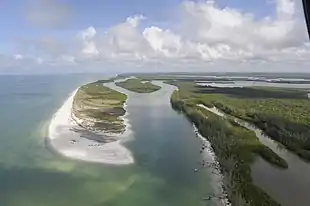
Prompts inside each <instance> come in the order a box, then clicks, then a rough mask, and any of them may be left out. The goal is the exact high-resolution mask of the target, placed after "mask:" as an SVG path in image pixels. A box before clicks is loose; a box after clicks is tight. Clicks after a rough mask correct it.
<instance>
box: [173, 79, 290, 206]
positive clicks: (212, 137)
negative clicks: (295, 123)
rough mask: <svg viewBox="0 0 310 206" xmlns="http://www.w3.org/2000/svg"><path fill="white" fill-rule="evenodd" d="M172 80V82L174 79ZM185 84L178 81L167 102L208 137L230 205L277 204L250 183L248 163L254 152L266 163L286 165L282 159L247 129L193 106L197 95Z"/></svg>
mask: <svg viewBox="0 0 310 206" xmlns="http://www.w3.org/2000/svg"><path fill="white" fill-rule="evenodd" d="M174 83H176V82H174ZM191 89H193V88H192V87H190V84H189V83H185V84H182V86H181V87H179V91H175V92H174V93H173V95H172V96H171V105H172V107H173V108H174V109H175V110H177V111H181V112H183V113H184V114H185V115H186V116H187V118H188V119H189V120H190V121H192V122H193V123H194V124H195V126H196V127H197V128H198V130H199V132H200V133H201V134H202V135H203V136H204V137H205V138H207V139H208V141H209V142H210V143H211V145H212V148H213V150H214V152H215V154H216V156H217V159H218V161H219V163H220V165H221V170H222V173H223V174H224V183H225V189H226V191H227V193H228V195H229V199H230V201H231V202H232V204H233V205H242V203H246V204H248V205H257V206H261V205H279V204H278V203H276V202H275V201H274V200H272V199H271V198H270V197H269V196H268V195H267V194H266V193H265V192H264V191H263V190H262V189H260V188H258V187H256V186H255V185H253V184H252V178H251V167H250V165H251V164H252V163H253V161H254V160H255V157H256V155H259V156H261V157H262V158H264V159H265V160H266V161H268V162H269V163H270V164H273V165H275V166H278V167H281V168H287V167H288V165H287V163H286V161H285V160H283V159H282V158H280V157H279V156H278V155H277V154H275V153H274V152H273V151H272V150H271V149H269V148H268V147H266V146H265V145H263V144H262V143H260V142H259V140H258V139H257V137H256V136H255V134H254V133H253V132H252V131H249V130H247V129H245V128H243V127H241V126H239V125H238V124H237V123H235V122H234V121H232V120H230V119H224V118H221V117H219V116H217V115H215V114H213V113H211V112H209V111H207V110H205V109H203V108H200V107H198V106H196V105H197V102H198V101H201V100H200V99H196V98H198V97H199V95H197V94H195V93H193V90H191Z"/></svg>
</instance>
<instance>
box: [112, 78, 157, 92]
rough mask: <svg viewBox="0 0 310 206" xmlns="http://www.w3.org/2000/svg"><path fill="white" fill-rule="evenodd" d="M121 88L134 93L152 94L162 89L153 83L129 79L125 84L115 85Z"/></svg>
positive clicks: (118, 83)
mask: <svg viewBox="0 0 310 206" xmlns="http://www.w3.org/2000/svg"><path fill="white" fill-rule="evenodd" d="M115 84H116V85H117V86H119V87H123V88H124V89H127V90H129V91H132V92H137V93H151V92H155V91H157V90H159V89H160V88H161V87H160V86H157V85H154V84H152V83H151V82H143V81H142V80H141V79H128V80H126V81H123V82H117V83H115Z"/></svg>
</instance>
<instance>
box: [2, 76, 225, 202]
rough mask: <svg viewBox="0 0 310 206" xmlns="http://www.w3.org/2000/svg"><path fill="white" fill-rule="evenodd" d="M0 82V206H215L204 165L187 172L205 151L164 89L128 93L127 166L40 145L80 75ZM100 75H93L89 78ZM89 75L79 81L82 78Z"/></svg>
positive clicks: (210, 176) (213, 188)
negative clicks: (129, 155) (129, 159)
mask: <svg viewBox="0 0 310 206" xmlns="http://www.w3.org/2000/svg"><path fill="white" fill-rule="evenodd" d="M6 78H7V79H1V81H0V85H1V87H0V94H1V95H2V97H3V98H1V99H0V106H1V107H0V113H1V114H2V115H1V116H0V123H1V124H0V130H1V139H0V143H1V144H0V148H1V150H0V182H1V184H0V205H1V206H2V205H3V206H20V205H22V206H34V205H40V206H41V205H44V206H58V205H74V206H85V205H87V206H137V205H141V206H144V205H146V206H191V205H195V206H206V205H209V206H216V205H220V203H219V201H218V200H216V199H213V200H211V201H204V200H203V198H204V197H208V196H209V195H210V194H213V193H214V192H216V188H217V186H218V185H219V183H218V182H216V181H214V179H213V174H212V171H211V168H204V169H201V170H199V171H198V172H194V171H193V169H194V168H198V167H199V166H200V165H201V162H202V160H203V159H204V158H207V157H208V156H207V155H208V153H205V155H206V156H202V154H201V153H200V152H199V150H200V148H201V141H200V140H199V139H198V138H197V137H196V135H195V132H194V130H193V126H192V124H191V123H190V122H189V121H188V120H187V119H186V118H185V117H184V116H183V115H182V114H178V113H177V112H175V111H173V110H172V108H171V106H170V103H169V97H170V95H171V93H172V92H173V90H174V88H173V87H172V86H168V85H167V86H163V88H162V89H161V90H159V91H157V92H154V93H151V94H136V93H130V92H127V91H126V90H122V89H120V88H117V87H115V85H114V84H113V83H112V84H111V85H110V86H111V87H113V88H116V89H117V90H121V91H123V92H125V93H127V94H128V106H127V108H126V109H127V111H128V116H127V118H128V120H129V123H130V124H131V130H132V132H131V133H130V135H131V139H130V140H129V141H127V142H126V143H125V146H126V147H127V148H128V149H129V150H130V151H131V152H132V154H133V157H134V162H133V163H132V164H128V165H111V164H100V163H90V162H87V161H79V160H74V159H70V158H66V157H63V156H62V155H60V154H55V153H53V152H51V151H50V150H49V149H47V148H46V145H45V141H44V140H45V139H46V138H45V137H46V136H45V135H46V130H47V128H48V125H49V123H50V119H51V118H52V117H53V116H54V114H55V112H56V111H57V110H58V108H60V107H61V106H62V105H63V102H64V101H65V100H66V99H68V96H67V95H69V94H70V93H72V91H73V90H75V89H76V88H77V87H78V86H79V85H81V84H82V83H85V81H84V80H85V77H84V75H83V76H81V80H79V81H77V79H76V78H77V77H76V76H70V75H68V76H64V77H59V76H55V77H51V76H46V77H42V76H26V77H20V76H13V77H6ZM98 78H105V77H100V76H98V75H96V77H92V78H91V79H92V80H97V79H98ZM91 79H87V81H86V82H89V81H90V80H91Z"/></svg>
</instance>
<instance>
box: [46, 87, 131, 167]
mask: <svg viewBox="0 0 310 206" xmlns="http://www.w3.org/2000/svg"><path fill="white" fill-rule="evenodd" d="M77 90H78V89H76V90H75V91H74V92H73V93H72V94H71V95H70V97H69V98H68V99H67V100H66V101H65V102H64V104H63V105H62V106H61V108H60V109H59V110H58V111H57V112H56V113H55V115H54V116H53V118H52V120H51V122H50V125H49V128H48V138H49V142H50V145H51V146H52V147H53V149H55V150H56V151H57V152H59V153H60V154H62V155H64V156H66V157H69V158H73V159H78V160H83V161H89V162H97V163H106V164H115V165H123V164H131V163H133V162H134V159H133V156H132V154H131V152H130V151H129V150H128V149H127V148H125V147H124V146H123V145H122V144H121V142H122V141H124V140H125V139H126V138H127V136H128V135H129V133H130V128H129V127H130V125H129V123H128V120H127V119H126V115H125V116H124V117H123V118H124V123H125V124H126V131H125V133H124V134H121V135H116V136H117V139H118V140H117V141H114V142H111V143H100V142H96V141H94V140H90V139H87V138H83V137H81V134H80V133H79V132H76V131H74V130H75V129H78V130H81V129H82V130H83V128H81V127H80V126H78V125H77V123H76V122H75V121H74V120H73V119H72V116H71V115H72V113H71V109H72V103H73V99H74V96H75V94H76V92H77ZM127 139H128V138H127Z"/></svg>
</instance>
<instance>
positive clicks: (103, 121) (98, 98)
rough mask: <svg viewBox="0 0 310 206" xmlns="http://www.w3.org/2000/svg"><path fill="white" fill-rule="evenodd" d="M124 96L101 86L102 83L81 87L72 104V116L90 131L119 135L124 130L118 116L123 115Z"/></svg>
mask: <svg viewBox="0 0 310 206" xmlns="http://www.w3.org/2000/svg"><path fill="white" fill-rule="evenodd" d="M126 99H127V97H126V95H124V94H122V93H120V92H117V91H115V90H112V89H110V88H108V87H105V86H103V84H102V81H97V82H93V83H90V84H86V85H83V86H81V87H80V88H79V89H78V91H77V93H76V95H75V97H74V102H73V114H74V116H75V117H76V118H77V119H81V120H82V121H81V123H80V124H81V126H83V127H86V128H88V129H90V130H102V131H106V132H112V133H120V132H123V131H124V129H125V125H124V122H123V120H122V119H121V118H119V117H120V116H123V115H124V114H125V112H126V111H125V110H124V109H123V105H124V103H125V101H126Z"/></svg>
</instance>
